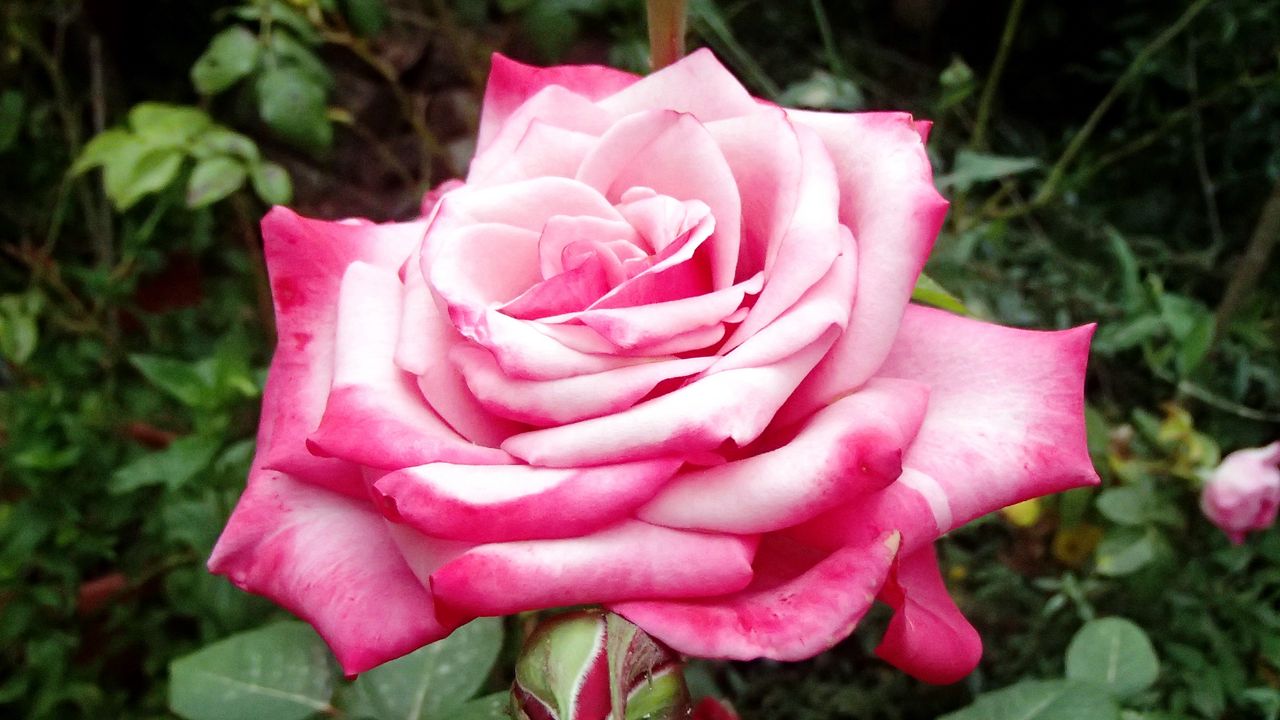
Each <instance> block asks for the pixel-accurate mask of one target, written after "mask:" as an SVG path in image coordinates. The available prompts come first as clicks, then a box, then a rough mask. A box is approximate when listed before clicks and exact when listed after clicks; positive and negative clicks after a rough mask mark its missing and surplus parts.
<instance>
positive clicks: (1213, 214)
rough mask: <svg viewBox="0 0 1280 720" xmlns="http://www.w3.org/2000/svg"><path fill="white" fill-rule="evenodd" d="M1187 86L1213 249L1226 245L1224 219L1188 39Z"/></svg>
mask: <svg viewBox="0 0 1280 720" xmlns="http://www.w3.org/2000/svg"><path fill="white" fill-rule="evenodd" d="M1187 85H1188V87H1189V88H1190V90H1191V106H1190V108H1191V148H1192V157H1194V158H1195V163H1196V176H1197V177H1198V178H1199V179H1200V190H1201V192H1203V193H1204V205H1205V213H1206V215H1207V216H1208V217H1207V219H1208V221H1209V237H1211V238H1212V239H1213V247H1215V248H1222V247H1223V246H1224V245H1226V241H1225V237H1224V235H1223V233H1222V217H1221V215H1219V214H1218V198H1217V187H1216V185H1215V183H1214V182H1213V176H1212V175H1211V174H1210V173H1209V160H1208V157H1207V156H1206V153H1205V150H1204V122H1203V121H1202V120H1201V118H1200V109H1199V107H1198V103H1199V102H1200V80H1199V78H1198V74H1197V73H1196V44H1195V41H1194V40H1192V39H1191V38H1187Z"/></svg>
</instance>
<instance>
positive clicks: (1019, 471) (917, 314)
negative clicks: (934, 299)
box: [878, 305, 1098, 531]
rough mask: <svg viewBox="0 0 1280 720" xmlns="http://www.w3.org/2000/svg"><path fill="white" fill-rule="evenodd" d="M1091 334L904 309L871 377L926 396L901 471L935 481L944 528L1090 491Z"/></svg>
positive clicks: (1086, 330)
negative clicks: (910, 385)
mask: <svg viewBox="0 0 1280 720" xmlns="http://www.w3.org/2000/svg"><path fill="white" fill-rule="evenodd" d="M1092 334H1093V326H1086V327H1080V328H1076V329H1074V330H1064V331H1061V332H1037V331H1031V330H1018V329H1014V328H1007V327H1001V326H999V325H992V324H989V323H984V322H979V321H977V320H969V319H966V318H962V317H959V316H956V315H952V314H950V313H946V312H943V311H941V310H934V309H932V308H924V307H920V306H916V305H912V306H910V307H909V308H908V310H907V313H906V315H905V316H904V317H903V319H902V326H901V328H900V329H899V332H898V337H897V340H896V341H895V343H894V346H893V349H892V351H891V352H890V353H889V357H888V358H886V359H885V363H884V365H883V366H882V367H881V368H880V371H879V373H878V374H879V375H880V376H883V377H898V378H905V379H909V380H917V381H919V382H923V383H925V384H927V385H928V386H929V387H930V395H929V412H928V414H927V415H926V416H925V420H924V425H923V426H922V427H921V428H920V434H919V435H917V436H916V441H915V443H914V444H913V445H912V446H911V450H910V451H909V452H908V453H907V456H906V458H905V459H904V460H903V465H905V466H906V467H910V468H914V469H916V470H919V471H921V472H923V473H924V474H925V475H927V476H928V477H931V478H933V479H934V480H936V481H937V484H938V487H939V488H940V489H941V492H942V494H943V495H944V496H945V499H946V504H947V508H946V509H945V511H946V512H947V514H948V515H949V520H950V522H949V523H945V524H944V526H943V527H942V529H943V530H944V531H945V530H946V529H947V528H948V527H950V526H952V525H961V524H964V523H967V522H969V521H970V520H973V519H974V518H976V517H978V516H980V515H984V514H986V513H988V512H991V511H993V510H997V509H999V508H1002V507H1005V506H1006V505H1012V504H1014V503H1017V502H1021V501H1023V500H1027V499H1029V498H1033V497H1038V496H1040V495H1048V494H1050V493H1056V492H1061V491H1063V490H1068V489H1070V488H1073V487H1079V486H1081V485H1094V484H1097V483H1098V475H1097V473H1096V472H1094V469H1093V463H1092V462H1091V461H1090V460H1089V449H1088V446H1087V443H1086V441H1085V432H1084V371H1085V363H1086V362H1087V360H1088V356H1089V337H1090V336H1091V335H1092Z"/></svg>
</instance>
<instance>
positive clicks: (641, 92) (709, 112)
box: [600, 48, 760, 123]
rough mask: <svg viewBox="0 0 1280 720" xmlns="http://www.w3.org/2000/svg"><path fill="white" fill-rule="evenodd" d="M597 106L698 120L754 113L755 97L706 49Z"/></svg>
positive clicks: (622, 112) (621, 112) (617, 112)
mask: <svg viewBox="0 0 1280 720" xmlns="http://www.w3.org/2000/svg"><path fill="white" fill-rule="evenodd" d="M600 106H601V107H603V108H605V109H606V110H609V111H610V112H613V113H614V114H615V115H617V116H623V115H629V114H631V113H637V112H644V111H645V110H652V109H654V108H664V109H667V110H675V111H677V112H684V113H689V114H691V115H693V116H694V117H696V118H698V120H699V121H700V122H704V123H705V122H711V121H712V120H722V119H724V118H730V117H737V116H739V115H749V114H751V113H753V112H758V111H759V109H760V106H759V105H758V104H757V103H756V101H755V98H753V97H751V94H750V93H748V92H747V91H746V89H745V88H743V87H742V83H739V82H738V80H737V79H736V78H734V77H733V74H732V73H730V72H729V71H728V70H726V69H725V67H724V66H723V65H721V64H720V61H719V60H717V59H716V56H715V55H714V54H712V52H711V51H710V50H707V49H706V48H703V49H700V50H695V51H694V52H692V53H690V54H689V55H688V56H687V57H685V58H684V59H683V60H681V61H679V62H677V63H674V64H672V65H668V66H667V67H665V68H663V69H661V70H659V71H658V72H655V73H653V74H651V75H648V76H645V77H643V78H641V79H639V80H638V81H636V82H635V83H633V84H631V85H629V86H627V87H626V88H625V89H623V90H620V91H619V92H617V93H615V94H613V95H610V96H609V97H607V98H605V99H604V100H602V101H601V102H600Z"/></svg>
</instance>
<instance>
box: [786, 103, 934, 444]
mask: <svg viewBox="0 0 1280 720" xmlns="http://www.w3.org/2000/svg"><path fill="white" fill-rule="evenodd" d="M788 115H789V116H790V117H791V119H792V120H793V121H795V122H797V123H799V124H801V125H807V126H809V127H811V128H813V129H814V130H816V131H817V133H818V135H819V136H821V138H822V140H823V142H824V143H826V145H827V148H828V149H829V150H830V153H831V158H832V159H833V160H834V161H835V165H836V174H837V175H838V176H839V178H840V222H842V223H844V224H845V225H847V226H848V227H849V229H850V230H852V231H853V236H854V238H855V239H856V240H857V243H858V298H857V302H856V303H855V304H854V306H853V313H852V315H851V316H850V318H849V327H848V330H847V332H846V333H845V334H844V335H843V336H842V337H841V339H840V342H839V343H837V345H836V347H835V348H833V349H832V352H831V355H830V356H829V357H827V358H826V359H825V360H824V361H823V363H822V364H821V365H820V366H818V367H817V368H816V369H815V370H814V373H813V376H812V377H810V378H809V380H808V381H806V382H805V384H804V386H802V387H801V388H800V389H799V390H798V391H797V393H796V395H797V397H796V399H795V400H793V402H792V403H791V405H793V406H795V407H793V408H789V409H788V412H787V413H786V417H787V418H788V419H794V418H797V417H803V416H805V415H807V414H809V413H810V412H812V411H813V410H814V409H816V408H818V407H821V406H822V405H825V404H826V403H827V402H830V400H831V398H834V397H837V396H839V395H840V394H842V393H845V392H848V391H849V390H852V389H853V388H856V387H858V386H859V385H861V384H862V383H863V382H865V381H866V379H867V378H869V377H871V375H872V374H874V373H875V370H876V368H878V367H879V366H880V363H881V361H882V360H883V359H884V356H885V354H886V353H887V352H888V351H889V347H890V346H891V345H892V344H893V338H894V333H895V331H896V330H897V327H898V321H899V318H901V316H902V312H903V308H904V307H905V306H906V304H907V301H908V300H909V299H910V297H911V291H912V289H913V288H914V287H915V282H916V277H917V276H919V274H920V270H921V268H923V267H924V261H925V258H927V257H928V255H929V250H930V249H931V248H932V247H933V242H934V240H935V239H936V238H937V235H938V230H939V229H940V228H941V227H942V220H943V217H944V216H945V215H946V210H947V202H946V200H944V199H943V198H942V197H941V196H940V195H938V191H937V190H936V189H935V188H934V185H933V178H932V171H931V170H930V168H929V157H928V155H926V154H925V150H924V143H923V142H921V140H920V135H919V134H918V133H917V132H916V128H915V125H914V123H913V122H912V120H911V116H910V115H907V114H905V113H853V114H838V113H817V112H799V111H794V110H793V111H788Z"/></svg>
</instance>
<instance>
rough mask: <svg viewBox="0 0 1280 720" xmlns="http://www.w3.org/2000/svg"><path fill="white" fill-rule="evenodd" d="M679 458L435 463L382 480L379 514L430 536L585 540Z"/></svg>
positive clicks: (651, 488) (642, 497)
mask: <svg viewBox="0 0 1280 720" xmlns="http://www.w3.org/2000/svg"><path fill="white" fill-rule="evenodd" d="M679 467H680V461H679V460H645V461H641V462H634V463H621V464H618V465H597V466H594V467H586V468H572V469H567V470H557V469H552V468H538V467H530V466H528V465H493V466H489V467H483V466H476V465H449V464H446V463H436V464H431V465H422V466H420V467H414V468H407V469H405V470H400V471H397V472H393V473H389V474H387V475H384V476H383V477H382V478H381V479H379V480H378V481H377V483H375V484H374V489H375V491H376V492H377V494H379V495H380V496H381V497H382V498H383V500H384V501H385V502H386V503H387V509H386V511H385V512H386V513H387V515H388V516H389V517H391V518H392V519H393V520H402V521H403V522H407V523H408V524H410V525H412V526H413V527H415V528H417V529H419V530H421V531H422V532H424V533H426V534H427V535H429V536H431V537H439V538H451V539H458V540H470V541H475V542H511V541H516V540H535V539H540V538H566V537H578V536H580V535H586V534H589V533H592V532H595V531H597V530H600V529H602V528H604V527H606V526H609V525H612V524H614V523H616V522H618V521H619V520H624V519H626V517H627V516H628V515H629V514H630V513H631V511H632V510H635V508H636V507H638V506H639V505H640V504H642V503H643V502H645V501H646V500H648V499H649V498H651V497H653V494H654V493H655V492H657V491H658V488H660V487H661V486H662V484H663V483H665V482H666V481H667V480H668V479H669V478H670V477H671V476H672V475H674V474H675V472H676V469H677V468H679Z"/></svg>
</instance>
